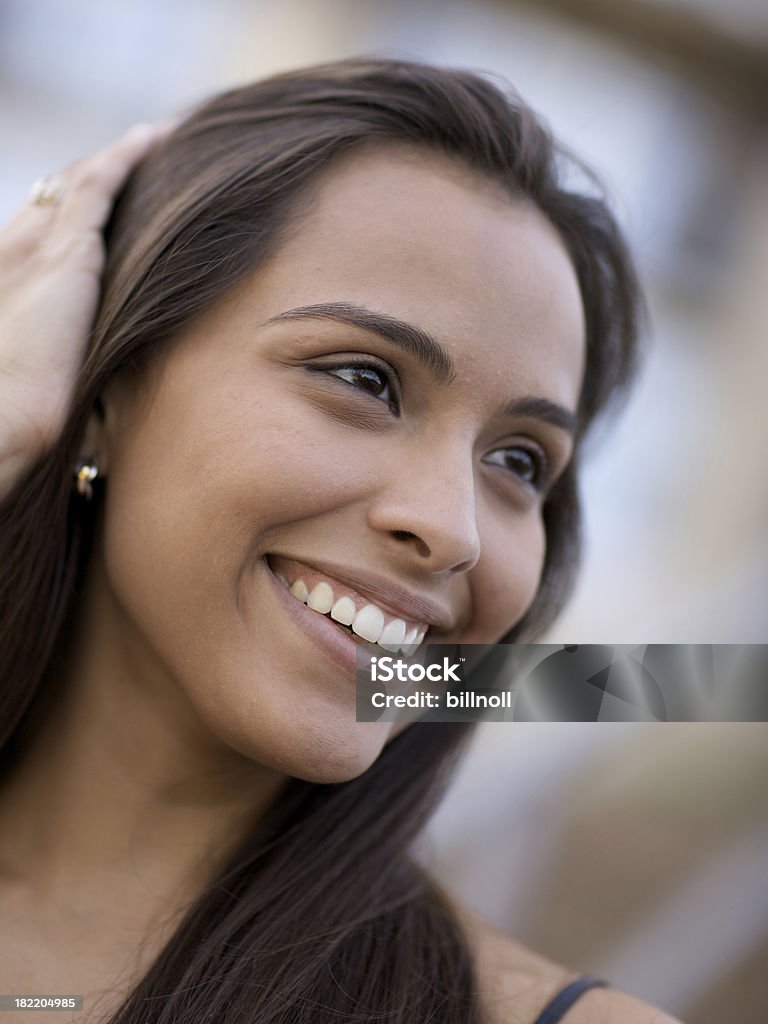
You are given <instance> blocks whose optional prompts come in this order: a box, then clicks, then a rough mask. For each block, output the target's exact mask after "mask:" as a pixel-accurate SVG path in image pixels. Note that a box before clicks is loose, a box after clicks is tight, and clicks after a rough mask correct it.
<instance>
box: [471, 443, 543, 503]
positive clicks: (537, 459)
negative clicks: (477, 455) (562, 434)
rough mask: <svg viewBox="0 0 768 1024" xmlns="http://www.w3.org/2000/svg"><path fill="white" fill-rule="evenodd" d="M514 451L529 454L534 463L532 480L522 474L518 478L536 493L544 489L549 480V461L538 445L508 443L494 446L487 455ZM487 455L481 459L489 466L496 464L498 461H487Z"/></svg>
mask: <svg viewBox="0 0 768 1024" xmlns="http://www.w3.org/2000/svg"><path fill="white" fill-rule="evenodd" d="M514 451H519V452H524V453H525V454H526V455H527V456H529V457H530V458H531V461H532V462H533V465H534V478H533V480H527V479H525V478H524V477H523V476H520V479H521V480H522V482H523V483H524V484H527V485H528V486H529V487H532V488H533V489H534V490H535V491H537V492H538V493H541V492H542V491H544V490H545V488H546V486H547V482H548V481H549V476H550V462H549V458H548V457H547V454H546V452H544V450H543V449H541V448H539V447H532V446H531V447H529V446H528V445H522V444H515V445H509V446H508V447H506V448H494V450H493V451H492V452H489V453H488V455H495V454H496V452H514ZM488 455H486V456H485V458H484V459H483V462H485V463H486V464H487V465H491V466H493V465H498V463H493V462H490V463H489V462H488V461H487V460H488ZM518 475H519V474H518Z"/></svg>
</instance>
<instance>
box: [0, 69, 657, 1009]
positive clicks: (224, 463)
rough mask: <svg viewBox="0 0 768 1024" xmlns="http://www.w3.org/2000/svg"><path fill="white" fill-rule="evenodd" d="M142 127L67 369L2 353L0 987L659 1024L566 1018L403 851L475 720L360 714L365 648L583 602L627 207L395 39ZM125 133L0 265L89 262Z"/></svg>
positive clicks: (518, 119) (623, 360) (577, 991)
mask: <svg viewBox="0 0 768 1024" xmlns="http://www.w3.org/2000/svg"><path fill="white" fill-rule="evenodd" d="M121 153H122V156H121V158H120V159H121V160H122V161H123V165H125V166H126V167H127V165H129V164H130V163H131V161H133V162H134V163H135V164H136V166H135V168H134V170H133V173H132V174H130V176H129V178H128V180H127V183H126V184H125V186H124V188H123V189H122V191H121V192H120V195H119V197H118V199H117V203H116V206H115V209H114V212H113V214H112V216H111V218H110V220H109V223H108V225H107V227H106V233H105V237H106V241H107V248H106V256H107V259H106V268H105V272H104V279H103V292H102V295H101V301H100V305H99V309H98V314H97V317H96V323H95V327H94V329H93V331H92V333H91V334H90V339H89V342H88V348H87V351H86V352H85V354H84V357H83V358H80V357H79V355H77V354H75V355H74V356H73V360H75V361H76V363H77V365H75V366H73V367H72V368H71V370H70V371H68V372H65V371H64V370H63V369H62V367H63V366H64V362H65V360H64V357H63V355H62V353H59V354H58V359H57V360H54V363H56V365H57V367H58V369H59V376H60V380H59V381H58V383H57V384H56V386H54V383H53V382H52V380H51V378H50V376H44V371H43V369H42V367H43V363H45V364H46V366H48V365H49V364H50V359H45V360H44V359H42V358H40V361H39V374H40V378H39V381H38V383H37V386H35V385H34V380H35V374H34V373H32V372H30V371H29V368H28V367H27V368H26V372H24V373H17V375H16V378H15V379H14V377H13V374H12V373H10V372H9V373H8V374H7V377H6V379H7V380H8V381H10V382H11V384H14V385H15V386H16V388H17V390H16V398H15V401H14V407H15V408H18V409H20V410H22V413H20V415H19V417H18V421H17V422H16V424H14V423H13V421H12V418H11V419H9V420H8V423H9V426H8V427H7V431H6V433H7V437H6V438H5V439H3V443H4V444H5V450H6V451H7V453H8V458H7V459H6V462H5V465H6V466H11V465H13V476H12V479H11V480H10V482H9V483H8V486H7V488H6V490H7V493H6V497H5V500H4V502H3V504H2V508H0V525H1V526H2V530H1V531H0V600H1V601H2V604H0V616H1V618H0V624H2V647H1V648H0V677H1V678H2V679H3V704H2V720H1V721H0V738H1V740H2V761H3V768H4V776H3V783H2V786H0V837H1V838H0V898H1V899H2V902H3V904H4V907H5V909H6V912H5V915H4V916H5V922H6V924H5V930H4V935H3V938H2V940H0V991H5V992H14V991H16V992H20V991H26V992H30V991H39V992H51V991H53V990H57V991H61V992H84V993H85V996H86V1004H85V1006H84V1010H83V1014H85V1016H83V1014H80V1013H76V1014H75V1015H74V1016H73V1017H71V1018H67V1019H73V1020H79V1019H88V1020H96V1019H99V1020H109V1021H110V1022H112V1024H129V1022H137V1024H138V1022H139V1021H141V1022H142V1024H147V1022H150V1021H157V1022H161V1021H162V1022H170V1021H180V1020H183V1021H185V1022H192V1024H194V1022H201V1024H202V1022H203V1021H207V1020H222V1021H228V1020H231V1021H235V1020H237V1021H254V1022H256V1021H258V1022H269V1021H275V1022H277V1021H281V1022H289V1021H296V1022H299V1021H313V1022H323V1021H329V1022H330V1021H337V1020H339V1019H340V1018H345V1019H349V1020H355V1021H361V1022H362V1021H385V1020H386V1021H388V1022H392V1024H394V1022H398V1021H399V1022H417V1021H418V1022H421V1021H427V1020H438V1019H439V1020H440V1021H441V1022H452V1021H456V1022H458V1021H462V1022H464V1021H478V1022H479V1021H492V1020H504V1021H507V1020H508V1021H513V1020H514V1021H519V1022H532V1021H534V1020H535V1019H537V1017H539V1014H540V1013H542V1011H543V1012H544V1015H543V1016H541V1017H539V1019H540V1020H542V1021H543V1020H545V1019H546V1020H548V1021H553V1020H555V1019H561V1017H562V1016H563V1015H565V1017H564V1018H563V1019H566V1018H567V1019H568V1020H571V1019H573V1020H574V1021H577V1020H579V1019H583V1020H592V1019H595V1020H598V1019H599V1020H606V1019H609V1016H610V1014H612V1013H614V1014H617V1015H618V1016H617V1018H616V1019H621V1020H623V1021H631V1020H637V1021H640V1020H650V1019H651V1016H652V1012H653V1011H652V1010H651V1008H646V1007H644V1006H643V1004H641V1003H638V1002H637V1001H635V1000H631V999H630V998H629V997H625V996H621V995H620V994H618V993H613V992H609V991H608V990H606V989H598V988H596V987H595V986H594V985H592V986H591V987H590V986H589V985H587V984H584V985H582V986H581V987H578V986H577V987H576V988H571V989H568V992H567V994H566V995H565V996H560V997H558V998H559V1000H560V1002H559V1003H557V1002H556V1003H555V1004H554V1006H553V1008H551V1009H550V1010H549V1011H544V1010H543V1008H544V1006H545V1004H546V1003H547V1001H548V1000H549V999H550V998H551V997H553V996H554V995H555V993H556V991H557V989H558V988H559V987H562V986H563V985H564V984H566V983H568V982H570V981H572V980H573V977H572V975H570V974H569V972H568V971H567V970H566V969H564V968H559V967H557V966H556V965H552V964H548V963H547V962H546V961H543V960H541V959H539V958H537V957H536V956H535V955H534V954H532V953H530V952H529V951H525V950H523V949H522V948H521V947H518V946H516V945H515V944H514V943H512V940H511V939H509V940H508V939H506V938H504V937H501V936H492V935H490V934H489V933H488V932H487V930H485V929H484V927H483V926H481V925H478V923H477V922H476V921H473V920H471V919H470V918H469V917H468V916H467V915H466V913H465V912H463V911H461V910H460V909H459V908H456V907H454V906H453V905H452V903H451V900H450V899H449V898H448V897H447V896H446V895H445V894H443V893H441V892H440V891H439V890H438V889H437V887H436V886H435V884H434V883H433V882H432V881H431V880H429V879H428V878H426V877H425V876H424V875H423V874H422V872H421V871H420V870H419V869H418V868H417V867H416V865H415V863H414V862H413V861H412V860H411V859H410V857H409V848H410V846H411V843H412V840H413V839H414V837H415V836H416V834H417V833H418V832H419V830H420V829H421V827H422V826H423V824H424V822H425V820H426V817H427V815H428V813H429V811H430V809H431V808H432V807H433V806H434V804H435V802H436V800H437V799H438V797H439V795H440V793H441V791H442V789H443V788H444V786H445V784H446V782H447V779H448V775H449V772H450V768H451V766H452V765H453V764H454V763H455V760H456V757H457V755H458V753H459V751H460V749H461V748H462V746H463V744H464V742H465V741H466V739H467V738H468V736H469V729H470V727H468V726H465V725H457V724H427V723H424V722H422V723H419V722H416V723H413V724H410V725H407V726H405V727H403V726H402V724H401V725H400V726H397V727H396V726H394V725H393V724H392V723H389V722H373V723H362V722H357V721H356V720H355V713H354V687H353V682H354V663H355V652H356V649H357V645H358V644H360V643H366V644H370V645H374V646H375V649H377V650H379V651H381V650H387V651H398V650H401V649H403V648H405V649H406V650H411V651H412V650H414V649H415V648H417V647H418V646H419V645H420V644H422V643H425V642H426V643H429V642H437V641H439V642H455V641H461V642H477V643H491V642H495V641H500V640H506V641H510V640H512V641H514V640H520V639H532V638H534V637H535V636H537V635H538V633H539V632H540V631H541V630H542V628H543V627H545V626H546V625H547V624H548V623H549V622H550V621H551V620H552V617H553V616H554V614H555V613H556V612H557V611H558V609H559V608H560V607H561V605H562V603H563V601H564V600H565V598H566V596H567V593H568V590H569V587H570V584H571V582H572V579H573V574H574V571H575V569H576V563H577V555H578V503H577V488H576V474H577V468H578V455H579V450H580V444H581V442H582V440H583V437H584V435H585V432H586V431H587V429H588V428H589V426H590V425H591V423H592V422H593V420H594V419H595V417H596V416H597V414H598V413H599V412H601V411H602V410H603V409H604V408H605V407H606V405H607V404H608V402H609V400H610V399H611V398H612V397H614V396H615V395H616V394H618V393H619V391H620V390H621V389H622V388H623V387H624V386H625V385H626V383H627V382H628V380H629V379H630V376H631V373H632V369H633V366H634V362H635V331H636V305H637V291H636V285H635V280H634V275H633V271H632V268H631V264H630V261H629V259H628V257H627V254H626V252H625V249H624V245H623V242H622V240H621V236H620V233H619V231H618V229H617V227H616V225H615V223H614V221H613V220H612V218H611V216H610V214H609V213H608V211H607V209H606V207H605V205H604V204H603V202H602V201H601V200H600V199H599V198H596V197H589V196H580V195H575V194H573V193H571V192H569V191H567V190H566V188H565V187H564V186H563V185H562V184H561V181H560V172H561V169H562V168H561V161H562V158H561V156H560V155H559V152H558V150H557V148H556V146H555V144H554V143H553V142H552V140H551V139H550V138H549V136H548V135H547V133H546V131H545V130H544V129H543V128H542V127H541V125H540V124H539V123H538V122H537V120H536V119H535V117H534V116H533V115H532V113H531V112H530V111H529V110H528V109H527V108H526V107H525V105H524V104H523V103H522V102H521V101H520V100H519V99H518V98H516V97H515V96H514V95H512V94H509V95H507V94H505V93H504V92H502V91H501V90H500V89H499V88H498V87H497V86H495V85H492V84H491V83H490V82H488V81H486V80H485V79H483V78H482V77H480V76H477V75H474V74H470V73H467V72H462V71H452V70H446V69H438V68H433V67H429V66H425V65H418V64H412V63H404V62H396V61H349V62H346V63H341V64H338V65H333V66H327V67H320V68H312V69H308V70H303V71H299V72H294V73H292V74H288V75H282V76H279V77H276V78H273V79H270V80H267V81H265V82H262V83H257V84H255V85H251V86H247V87H244V88H240V89H237V90H233V91H231V92H229V93H226V94H224V95H221V96H218V97H216V98H214V99H213V100H211V101H210V102H209V103H207V104H206V105H204V106H203V107H201V108H200V109H198V110H197V111H195V112H194V113H192V114H191V115H190V116H189V117H188V118H187V119H186V120H184V121H182V122H181V123H180V124H178V126H176V127H175V128H174V129H173V131H171V132H170V134H168V133H166V135H165V136H164V137H163V138H162V139H161V141H159V142H157V143H156V144H155V145H154V146H153V147H152V148H151V149H148V148H147V147H146V146H145V148H143V149H142V150H141V151H140V152H135V153H133V154H132V156H131V157H130V159H129V158H127V157H126V156H125V153H124V152H123V151H121ZM101 159H102V164H101V165H99V166H98V167H97V165H96V164H95V163H94V162H93V160H92V161H91V162H90V163H89V162H88V161H85V162H83V163H82V164H81V165H77V166H75V167H73V168H70V169H69V170H68V171H67V172H65V173H64V175H63V176H62V191H61V198H60V202H59V203H58V204H50V205H46V206H45V208H42V209H41V208H40V202H39V198H38V200H37V201H36V202H35V203H34V204H33V205H32V206H31V207H29V208H28V209H27V210H25V211H24V212H23V213H22V214H20V216H19V219H18V220H17V222H16V223H15V225H12V227H11V229H10V234H9V236H8V239H7V241H6V243H5V245H6V248H5V249H4V253H3V258H4V259H5V260H6V263H7V265H8V266H9V267H10V265H11V262H12V258H13V261H14V262H19V258H20V256H21V255H22V254H24V255H26V256H28V254H29V253H30V252H31V253H33V254H34V260H31V259H30V260H29V261H28V265H27V271H26V273H27V274H28V275H31V274H32V273H33V270H32V269H29V267H30V266H32V264H34V265H36V266H43V267H44V268H47V270H46V271H45V274H46V275H47V276H46V280H47V281H48V280H50V279H51V276H53V277H54V278H55V276H56V273H58V274H59V275H61V274H62V273H64V270H62V269H61V267H62V266H64V268H65V269H66V267H67V266H72V265H74V264H75V263H77V261H78V260H81V261H82V260H83V259H84V258H85V257H84V255H83V253H86V255H87V259H88V260H89V261H90V263H89V265H88V267H87V268H85V269H87V271H88V273H87V274H86V273H84V268H83V265H82V263H81V264H79V265H78V272H79V273H81V275H82V276H84V277H85V276H88V277H89V280H91V281H92V278H93V273H94V269H95V270H96V271H97V272H100V270H101V267H100V265H99V260H98V255H94V254H95V253H98V252H100V249H99V248H98V246H95V245H94V237H96V236H97V235H98V231H99V229H100V227H101V224H102V222H103V220H104V219H105V217H106V213H107V209H108V203H107V202H106V201H105V193H106V192H108V191H109V187H111V188H112V189H113V190H114V188H115V187H116V186H117V179H118V178H119V175H118V174H117V172H116V171H115V167H116V166H117V163H118V162H119V161H118V159H117V157H116V155H115V153H113V154H112V155H111V156H109V155H108V156H107V157H106V158H105V157H102V158H101ZM110 161H111V162H110ZM107 167H108V168H111V173H112V179H111V186H110V185H109V184H108V183H107V177H108V176H107V174H106V171H105V168H107ZM78 218H79V219H78ZM73 239H74V241H73ZM63 255H64V256H66V257H67V258H66V259H64V260H62V256H63ZM68 261H69V262H68ZM22 266H23V260H22ZM54 270H55V273H54ZM89 275H90V276H89ZM44 276H45V275H44ZM59 280H62V278H61V276H59ZM40 287H42V285H41V286H40ZM17 293H18V288H16V289H15V291H14V295H10V293H9V294H8V295H7V296H5V298H4V302H5V303H6V310H10V312H6V314H5V315H6V322H11V320H12V317H13V316H15V317H16V318H17V323H18V322H20V318H22V316H23V315H28V314H23V312H19V310H21V309H22V304H18V305H17V306H16V307H14V305H13V303H14V302H15V301H16V299H15V298H14V296H15V295H16V294H17ZM61 301H62V303H63V299H62V300H61ZM94 301H95V297H94ZM83 304H84V305H85V306H87V300H86V299H83ZM32 305H35V304H33V303H30V302H27V303H26V306H24V309H29V308H31V306H32ZM38 305H39V303H38ZM47 308H50V303H47ZM58 308H59V307H58V306H54V310H56V309H58ZM62 309H63V306H62ZM14 310H15V311H14ZM78 315H80V316H81V319H82V306H81V308H80V309H79V311H78ZM62 316H63V314H62ZM50 319H51V320H55V319H56V318H55V317H53V316H51V317H50ZM86 334H87V328H84V329H82V330H81V336H82V337H83V339H84V338H85V335H86ZM75 347H76V346H74V345H73V346H72V348H73V351H74V349H75ZM30 348H33V346H31V347H30ZM9 355H10V356H12V357H14V358H12V359H9V360H8V362H7V365H8V366H10V367H13V366H14V365H17V364H18V361H19V356H18V354H16V355H15V354H14V353H13V352H10V353H9ZM33 355H34V353H33ZM25 358H27V359H28V360H30V359H32V358H33V356H29V355H28V356H26V357H25ZM45 374H50V370H46V371H45ZM62 380H65V381H66V382H67V383H66V387H65V384H64V383H61V381H62ZM30 381H32V382H33V383H32V384H30ZM69 381H73V382H74V383H72V384H70V383H68V382H69ZM22 384H23V388H22ZM57 388H58V389H59V390H58V391H56V389H57ZM54 391H56V393H57V394H62V395H63V394H64V393H65V391H66V397H67V401H66V402H65V403H63V405H62V410H61V412H60V414H58V415H52V414H51V411H50V395H51V394H52V393H53V392H54ZM70 391H71V394H70ZM46 397H47V399H48V405H46ZM9 407H10V406H9ZM42 409H46V410H47V412H46V413H45V415H44V414H43V413H42V412H39V413H37V414H35V413H36V410H42ZM10 472H11V471H10V470H8V472H7V473H6V480H9V479H10V477H9V475H8V474H9V473H10ZM73 474H74V481H73ZM89 488H90V489H91V491H90V493H91V496H92V497H91V500H90V501H89V500H87V498H88V494H89ZM489 965H496V966H493V967H489ZM500 978H503V979H504V985H505V986H506V987H505V991H504V992H503V993H500V991H499V989H498V982H499V979H500ZM489 979H490V980H489ZM587 989H588V990H589V991H587ZM582 991H584V992H586V995H584V997H583V999H579V1006H580V1007H582V1008H583V1007H587V1008H589V1014H590V1015H588V1016H583V1017H581V1018H579V1017H578V1016H576V1014H577V1013H578V1012H580V1011H579V1010H578V1009H577V1008H576V1007H574V1010H573V1011H570V1010H569V1009H568V1005H570V1002H573V1001H575V999H576V997H577V996H580V995H581V993H582ZM558 1006H559V1007H560V1009H558V1008H557V1007H558ZM547 1013H548V1014H549V1016H547V1015H546V1014H547ZM592 1013H594V1018H593V1017H592V1016H591V1014H592ZM633 1014H634V1016H632V1015H633ZM10 1019H14V1018H13V1017H11V1018H10ZM19 1019H21V1018H19ZM43 1019H45V1018H43ZM52 1019H53V1018H52ZM55 1019H56V1020H57V1021H62V1020H63V1019H64V1018H62V1016H61V1014H60V1012H59V1014H58V1015H57V1016H56V1018H55ZM610 1019H613V1018H610ZM655 1019H657V1020H658V1019H659V1018H658V1015H656V1017H655Z"/></svg>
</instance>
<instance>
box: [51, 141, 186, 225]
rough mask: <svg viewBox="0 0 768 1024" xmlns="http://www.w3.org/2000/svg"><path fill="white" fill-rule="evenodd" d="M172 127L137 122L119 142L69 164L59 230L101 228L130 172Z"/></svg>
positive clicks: (61, 204)
mask: <svg viewBox="0 0 768 1024" xmlns="http://www.w3.org/2000/svg"><path fill="white" fill-rule="evenodd" d="M172 127H173V125H172V124H170V123H168V122H164V123H163V124H161V125H149V124H147V125H136V126H134V128H132V129H131V130H130V131H129V132H127V133H126V134H125V135H124V136H123V137H122V138H121V139H119V140H118V141H117V142H116V143H113V144H112V145H110V146H107V147H105V148H104V149H101V150H99V151H98V152H97V153H94V154H93V155H92V156H90V157H87V158H86V159H84V160H78V161H77V162H76V163H75V164H72V165H70V167H68V168H67V169H66V170H65V171H64V173H63V175H62V187H63V189H64V190H65V192H64V196H63V198H62V201H61V203H60V205H59V210H58V215H57V217H56V223H55V227H56V230H57V231H58V229H59V228H61V229H62V230H64V231H70V230H73V231H100V230H101V229H102V228H103V227H104V224H105V223H106V221H107V218H108V217H109V213H110V210H111V209H112V205H113V203H114V200H115V196H116V195H117V193H118V191H119V190H120V188H121V187H122V185H123V184H124V182H125V180H126V178H127V177H128V175H129V174H130V172H131V171H132V170H133V168H134V167H135V166H136V164H137V163H139V161H140V160H141V159H142V158H143V157H144V156H146V154H147V152H148V151H149V150H150V149H151V148H152V147H153V146H154V145H156V144H157V143H158V142H159V141H160V140H161V139H163V138H165V137H166V136H167V135H168V134H169V133H170V131H171V130H172Z"/></svg>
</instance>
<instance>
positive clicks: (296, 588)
mask: <svg viewBox="0 0 768 1024" xmlns="http://www.w3.org/2000/svg"><path fill="white" fill-rule="evenodd" d="M288 589H289V590H290V592H291V593H292V594H293V596H294V597H297V598H298V599H299V601H301V602H303V603H304V604H306V601H307V597H308V595H309V591H308V590H307V585H306V583H305V582H304V580H294V582H293V583H292V584H291V585H290V587H289V588H288Z"/></svg>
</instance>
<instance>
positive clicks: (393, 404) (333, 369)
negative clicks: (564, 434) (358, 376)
mask: <svg viewBox="0 0 768 1024" xmlns="http://www.w3.org/2000/svg"><path fill="white" fill-rule="evenodd" d="M312 369H313V370H319V371H320V372H323V373H328V374H329V375H330V376H333V377H335V378H336V380H340V381H341V382H342V383H343V384H348V385H349V386H350V387H353V388H355V390H357V391H362V392H363V393H364V394H366V395H368V396H369V397H370V398H373V399H375V400H376V401H379V402H384V403H385V404H386V405H387V406H388V407H389V409H390V411H391V412H392V413H393V414H394V415H396V416H399V415H400V385H399V379H398V376H397V374H396V373H395V372H394V370H390V369H387V368H385V367H384V366H382V365H381V364H380V363H373V362H368V361H366V360H354V361H352V362H345V363H336V364H333V365H331V366H319V367H312ZM340 370H366V371H372V372H374V373H378V374H379V375H380V376H381V377H382V378H383V379H384V380H385V381H386V384H387V386H388V387H389V388H390V391H391V392H392V393H394V398H393V399H392V400H390V401H387V400H386V399H384V398H381V397H380V396H378V395H374V394H372V393H371V392H370V391H366V390H365V388H363V387H361V386H360V385H358V384H355V383H353V382H352V381H349V380H346V379H345V378H344V377H338V376H336V374H337V373H338V371H340ZM508 451H522V452H524V453H525V454H526V455H527V456H529V457H530V458H531V460H532V462H533V464H534V480H533V481H529V480H526V479H524V478H523V477H521V479H522V480H523V483H525V484H528V485H529V486H530V487H532V488H533V489H534V490H535V491H537V492H541V491H543V490H544V489H545V487H546V484H547V481H548V479H549V475H550V461H549V458H548V456H547V454H546V452H545V451H544V450H543V449H541V448H539V447H538V446H536V447H533V446H530V447H529V446H527V445H509V446H508V447H506V448H495V449H494V450H493V451H492V452H489V455H494V454H495V453H496V452H508ZM487 458H488V456H485V458H484V459H483V461H484V462H486V464H487V465H498V463H488V462H487Z"/></svg>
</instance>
